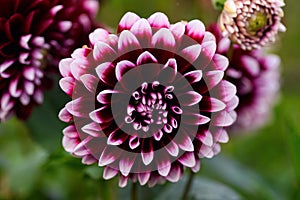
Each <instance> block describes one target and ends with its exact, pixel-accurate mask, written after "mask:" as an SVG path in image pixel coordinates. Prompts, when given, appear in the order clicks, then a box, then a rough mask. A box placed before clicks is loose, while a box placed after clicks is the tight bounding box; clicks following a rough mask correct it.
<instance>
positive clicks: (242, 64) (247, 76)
mask: <svg viewBox="0 0 300 200" xmlns="http://www.w3.org/2000/svg"><path fill="white" fill-rule="evenodd" d="M209 30H210V31H211V32H212V33H213V34H214V35H215V36H216V39H217V43H218V48H217V52H218V53H220V54H222V55H225V56H229V55H231V57H229V60H230V62H229V67H228V68H227V70H226V73H225V74H226V77H227V78H226V80H228V81H230V82H232V83H233V84H234V85H235V86H236V87H237V96H238V97H239V100H240V102H239V105H238V106H237V108H236V112H237V120H236V122H235V123H234V124H233V125H232V126H231V127H230V128H231V129H232V130H233V131H236V132H242V131H253V130H254V129H257V128H259V127H261V126H263V125H265V124H266V122H267V120H268V119H269V118H270V115H271V110H272V108H273V106H274V104H275V103H276V100H277V97H278V93H279V89H280V58H279V57H278V56H277V55H274V54H267V53H266V52H265V51H264V50H263V49H258V50H252V51H245V50H243V49H241V48H240V47H239V46H238V45H233V49H232V50H230V40H229V39H228V38H226V37H223V36H222V34H221V30H220V28H219V27H218V26H217V25H212V26H210V27H209Z"/></svg>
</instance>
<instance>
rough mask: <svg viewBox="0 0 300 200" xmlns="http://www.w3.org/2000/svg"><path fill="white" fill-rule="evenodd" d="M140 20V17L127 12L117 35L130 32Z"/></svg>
mask: <svg viewBox="0 0 300 200" xmlns="http://www.w3.org/2000/svg"><path fill="white" fill-rule="evenodd" d="M139 19H140V17H139V16H138V15H137V14H135V13H132V12H127V13H126V14H125V15H124V16H123V17H122V19H121V20H120V23H119V26H118V31H117V33H121V32H122V31H123V30H130V29H131V27H132V26H133V25H134V23H135V22H137V21H138V20H139Z"/></svg>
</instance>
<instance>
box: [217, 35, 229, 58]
mask: <svg viewBox="0 0 300 200" xmlns="http://www.w3.org/2000/svg"><path fill="white" fill-rule="evenodd" d="M230 45H231V41H230V39H229V38H227V37H226V38H222V39H221V40H220V41H219V43H218V49H217V51H218V53H221V54H227V52H228V51H229V49H230Z"/></svg>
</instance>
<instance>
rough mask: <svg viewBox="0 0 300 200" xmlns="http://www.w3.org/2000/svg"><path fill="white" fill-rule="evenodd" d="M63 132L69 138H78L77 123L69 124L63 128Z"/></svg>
mask: <svg viewBox="0 0 300 200" xmlns="http://www.w3.org/2000/svg"><path fill="white" fill-rule="evenodd" d="M63 134H64V135H65V136H67V137H68V138H78V137H79V135H78V132H77V129H76V127H75V125H73V124H72V125H69V126H67V127H66V128H65V129H64V130H63Z"/></svg>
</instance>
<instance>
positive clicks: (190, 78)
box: [184, 70, 202, 84]
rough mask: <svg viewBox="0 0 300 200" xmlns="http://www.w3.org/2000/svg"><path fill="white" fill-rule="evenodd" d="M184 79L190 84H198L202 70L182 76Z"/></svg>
mask: <svg viewBox="0 0 300 200" xmlns="http://www.w3.org/2000/svg"><path fill="white" fill-rule="evenodd" d="M184 77H185V78H186V79H187V81H188V82H189V83H190V84H192V83H195V82H199V81H200V80H201V79H202V70H194V71H190V72H188V73H186V74H184Z"/></svg>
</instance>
